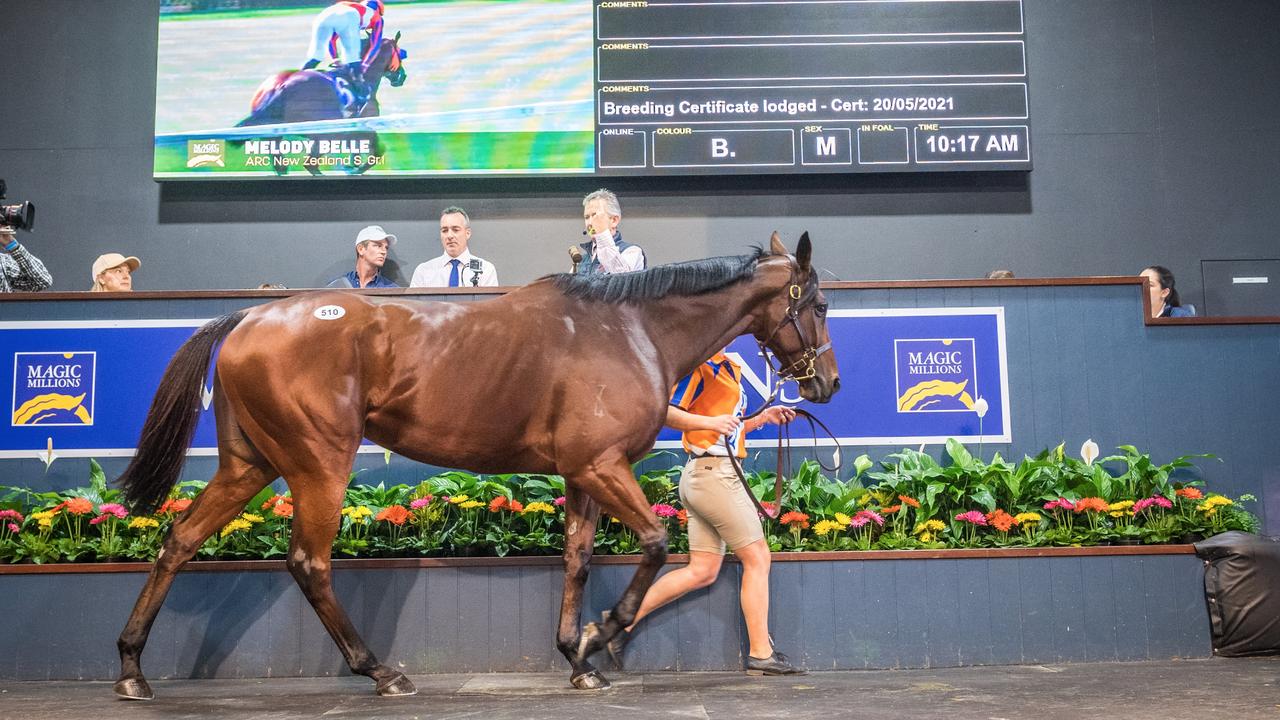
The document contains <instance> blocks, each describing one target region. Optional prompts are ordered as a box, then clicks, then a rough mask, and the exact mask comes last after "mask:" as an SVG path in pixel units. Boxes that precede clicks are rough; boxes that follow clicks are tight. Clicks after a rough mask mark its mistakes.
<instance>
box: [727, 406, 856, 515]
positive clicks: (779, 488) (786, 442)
mask: <svg viewBox="0 0 1280 720" xmlns="http://www.w3.org/2000/svg"><path fill="white" fill-rule="evenodd" d="M769 402H772V395H771V396H770V401H769ZM768 407H769V404H768V403H766V404H765V405H764V406H763V407H761V408H760V409H759V410H757V411H755V412H753V413H751V414H750V415H748V416H747V417H746V418H743V420H742V421H743V422H744V423H745V422H746V421H747V420H749V419H751V418H753V417H755V416H757V415H759V414H760V413H762V412H764V411H765V409H766V408H768ZM792 410H794V411H795V413H796V415H797V416H798V417H802V418H804V419H805V420H808V421H809V432H810V434H812V435H813V447H814V457H815V458H816V459H817V463H818V466H819V467H821V468H822V469H823V470H826V471H827V472H830V473H836V474H837V475H838V474H839V472H840V460H839V456H840V455H841V453H840V449H841V448H840V441H839V440H838V439H836V436H835V433H833V432H831V428H829V427H827V425H826V423H824V422H822V421H821V420H819V419H818V418H817V416H815V415H814V414H813V413H811V412H809V411H808V410H805V409H804V408H792ZM818 428H822V431H823V432H825V433H826V434H827V437H829V438H831V442H833V443H834V444H835V446H836V455H837V459H836V461H835V466H834V467H827V465H826V463H824V462H822V457H821V456H820V455H818V453H817V448H818ZM723 442H724V449H725V451H726V452H728V453H729V463H730V464H731V465H733V471H734V472H735V473H737V475H738V482H741V483H742V487H743V489H745V490H746V491H747V497H749V498H751V502H752V504H754V505H755V506H756V510H757V511H759V513H760V514H761V515H763V516H765V517H767V518H769V519H770V520H777V519H778V515H779V514H780V513H781V512H782V501H783V499H784V494H783V493H784V487H783V478H784V477H788V478H789V477H790V476H791V423H783V424H781V425H779V426H778V469H777V472H776V473H775V475H774V479H773V497H774V501H775V503H776V504H775V505H774V508H773V512H770V511H769V509H768V508H767V507H765V505H764V503H762V502H760V499H759V498H757V497H756V494H755V491H753V490H752V489H751V484H750V483H748V482H747V474H746V473H745V472H743V470H742V464H741V463H740V462H739V461H738V456H737V454H736V453H735V452H734V450H733V447H732V446H731V445H730V444H729V436H728V435H725V436H724V437H723ZM784 462H785V468H784Z"/></svg>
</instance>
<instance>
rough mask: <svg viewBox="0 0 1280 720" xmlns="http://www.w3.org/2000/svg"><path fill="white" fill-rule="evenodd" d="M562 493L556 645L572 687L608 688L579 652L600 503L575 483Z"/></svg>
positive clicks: (586, 688)
mask: <svg viewBox="0 0 1280 720" xmlns="http://www.w3.org/2000/svg"><path fill="white" fill-rule="evenodd" d="M564 494H565V504H564V510H565V519H564V522H565V533H564V597H563V599H562V600H561V601H560V628H559V630H558V632H557V633H556V647H557V648H559V650H560V652H561V654H563V655H564V656H565V659H567V660H568V661H569V664H570V665H572V666H573V674H572V675H571V676H570V681H571V682H572V683H573V686H574V687H576V688H578V689H579V690H600V689H604V688H607V687H609V681H608V680H606V679H605V678H604V676H603V675H601V674H600V673H599V672H598V671H597V670H596V669H595V666H593V665H592V664H591V663H590V662H588V661H587V658H586V656H584V655H582V654H581V653H580V652H579V650H580V648H579V645H580V644H581V640H582V631H581V629H580V622H581V615H582V590H583V587H584V586H586V584H587V574H588V573H589V572H590V571H591V551H592V549H593V548H594V547H595V541H596V520H597V518H598V517H599V515H600V506H599V505H597V504H596V501H595V500H592V499H591V497H590V496H588V495H587V494H586V493H584V492H582V491H581V490H579V489H578V488H577V487H576V486H573V485H570V486H567V487H566V488H565V491H564Z"/></svg>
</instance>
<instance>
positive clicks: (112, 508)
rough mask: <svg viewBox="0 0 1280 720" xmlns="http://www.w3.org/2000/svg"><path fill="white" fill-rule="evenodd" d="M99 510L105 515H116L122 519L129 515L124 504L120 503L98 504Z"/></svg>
mask: <svg viewBox="0 0 1280 720" xmlns="http://www.w3.org/2000/svg"><path fill="white" fill-rule="evenodd" d="M98 512H100V513H102V514H103V515H115V516H116V517H118V518H120V519H122V520H123V519H124V518H126V517H128V516H129V511H128V510H125V509H124V506H123V505H121V504H119V503H103V504H102V505H99V506H98Z"/></svg>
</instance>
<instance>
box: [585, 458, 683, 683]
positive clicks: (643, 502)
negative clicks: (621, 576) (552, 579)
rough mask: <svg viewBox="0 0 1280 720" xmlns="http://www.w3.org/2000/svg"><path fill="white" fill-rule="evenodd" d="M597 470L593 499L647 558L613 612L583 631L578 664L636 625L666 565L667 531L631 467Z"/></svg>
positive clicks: (619, 463)
mask: <svg viewBox="0 0 1280 720" xmlns="http://www.w3.org/2000/svg"><path fill="white" fill-rule="evenodd" d="M598 468H599V469H598V472H597V476H596V480H597V482H596V484H594V485H592V486H591V492H592V496H593V497H594V498H595V499H596V500H597V501H598V502H599V503H600V507H601V508H602V509H603V511H604V512H606V513H608V514H610V515H612V516H613V517H616V518H618V520H621V521H622V524H624V525H626V526H627V527H628V528H630V529H631V530H632V531H633V532H635V534H636V537H637V538H639V540H640V547H641V550H642V552H643V553H644V554H643V556H642V557H641V559H640V565H639V566H638V567H637V568H636V573H635V575H633V576H632V578H631V583H630V584H629V585H627V589H626V590H624V591H623V593H622V596H621V597H619V598H618V602H617V604H615V605H614V606H613V609H612V610H607V611H605V613H604V615H603V616H602V617H601V619H600V622H598V623H595V622H593V623H590V624H589V625H587V626H586V628H584V629H583V631H582V639H581V641H580V642H579V646H578V659H579V660H586V658H588V657H590V656H591V655H592V654H594V653H595V652H596V651H598V650H601V649H603V648H604V647H605V646H606V645H607V644H608V643H609V641H610V640H612V639H613V638H614V637H615V636H617V635H618V634H619V633H621V632H622V631H623V629H624V628H626V627H627V626H628V625H630V624H631V623H633V622H634V621H635V618H636V613H637V612H639V610H640V603H641V602H642V601H643V600H644V595H645V593H646V592H648V591H649V587H650V586H651V585H653V581H654V579H656V578H657V576H658V571H659V570H661V569H662V566H663V565H664V564H665V563H666V561H667V529H666V527H665V526H664V525H663V524H662V522H661V521H660V520H658V516H657V515H655V514H654V513H653V510H652V509H651V508H650V506H649V500H648V499H647V498H646V497H645V495H644V491H643V490H641V489H640V484H639V483H637V482H636V478H635V475H634V474H633V473H632V471H631V464H630V463H628V462H627V459H626V458H625V457H621V458H618V459H616V460H614V461H613V462H610V463H607V464H605V463H601V465H600V466H598Z"/></svg>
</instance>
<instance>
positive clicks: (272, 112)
mask: <svg viewBox="0 0 1280 720" xmlns="http://www.w3.org/2000/svg"><path fill="white" fill-rule="evenodd" d="M405 56H406V53H405V51H404V50H401V49H400V33H396V35H395V37H394V38H383V39H382V42H381V43H379V46H378V52H377V53H376V54H374V56H373V57H372V58H370V59H369V61H368V62H366V63H365V64H364V76H365V79H366V82H369V83H370V88H369V99H368V101H366V102H365V104H364V105H362V106H361V107H359V108H357V112H356V115H355V117H377V116H378V114H379V113H380V112H381V106H380V105H379V104H378V88H379V87H380V86H381V85H382V81H383V79H386V81H387V82H388V83H390V85H391V86H392V87H400V86H401V85H404V83H405V80H406V79H407V77H408V74H407V73H406V72H405V69H404V63H403V60H404V58H405ZM351 99H352V98H351V90H350V89H348V88H347V87H346V83H345V81H343V80H342V79H340V78H339V77H338V76H337V75H336V74H335V73H334V72H333V71H328V72H326V71H323V70H285V71H283V72H279V73H276V74H275V75H272V76H270V77H268V78H267V79H266V80H263V81H262V84H261V85H259V86H258V89H257V91H255V92H254V94H253V99H252V100H251V101H250V103H249V116H248V117H246V118H245V119H243V120H241V121H240V122H238V123H236V127H249V126H252V125H279V124H283V123H294V122H308V121H312V120H339V119H342V118H345V117H347V107H348V105H349V103H350V102H351ZM307 137H309V138H315V139H336V140H341V139H347V140H360V139H370V140H371V141H372V142H370V143H369V146H370V147H371V148H373V149H374V152H373V154H375V155H377V154H380V153H379V152H378V151H377V147H378V134H377V133H376V132H374V131H372V130H369V131H367V132H356V133H351V132H346V133H329V134H311V133H309V134H307ZM311 156H312V157H317V158H318V157H319V154H318V153H314V152H313V153H312V155H311ZM273 167H274V168H275V169H276V172H277V173H278V174H284V173H285V172H287V171H288V167H287V166H283V165H280V164H275V165H273ZM303 167H305V168H306V169H307V171H308V172H310V173H311V174H312V175H319V174H320V170H319V167H318V166H317V165H316V164H308V165H304V166H303ZM369 167H370V165H368V164H361V165H359V166H356V172H363V171H365V170H368V169H369Z"/></svg>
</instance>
